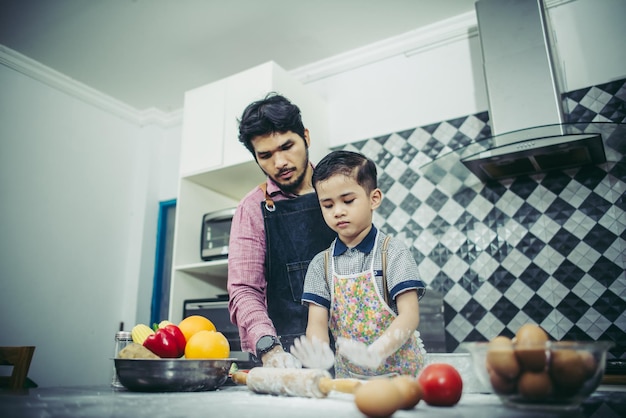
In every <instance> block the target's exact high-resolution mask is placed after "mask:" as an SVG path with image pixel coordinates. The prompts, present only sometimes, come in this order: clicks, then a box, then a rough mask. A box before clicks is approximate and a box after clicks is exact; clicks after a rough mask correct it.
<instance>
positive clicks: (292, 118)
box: [239, 92, 306, 160]
mask: <svg viewBox="0 0 626 418" xmlns="http://www.w3.org/2000/svg"><path fill="white" fill-rule="evenodd" d="M287 131H291V132H294V133H296V134H298V135H300V136H301V137H302V139H304V125H303V124H302V116H301V115H300V109H299V108H298V106H296V105H295V104H293V103H291V102H290V101H289V100H288V99H287V98H285V97H284V96H281V95H279V94H277V93H274V92H272V93H269V94H268V95H267V96H265V98H264V99H263V100H258V101H256V102H252V103H250V104H249V105H248V107H246V109H245V110H244V111H243V114H242V115H241V119H240V120H239V142H241V143H242V144H243V145H244V146H245V147H246V148H247V149H248V151H250V152H251V153H252V155H253V156H254V158H255V160H256V155H255V153H254V147H253V146H252V139H254V138H255V137H257V136H265V135H270V134H274V133H285V132H287ZM305 145H306V141H305Z"/></svg>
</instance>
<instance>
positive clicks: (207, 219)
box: [200, 208, 235, 261]
mask: <svg viewBox="0 0 626 418" xmlns="http://www.w3.org/2000/svg"><path fill="white" fill-rule="evenodd" d="M234 214H235V208H230V209H224V210H219V211H216V212H209V213H206V214H204V215H203V216H202V229H201V234H200V258H201V259H202V260H203V261H210V260H215V259H219V258H227V257H228V241H229V239H230V226H231V224H232V221H233V215H234Z"/></svg>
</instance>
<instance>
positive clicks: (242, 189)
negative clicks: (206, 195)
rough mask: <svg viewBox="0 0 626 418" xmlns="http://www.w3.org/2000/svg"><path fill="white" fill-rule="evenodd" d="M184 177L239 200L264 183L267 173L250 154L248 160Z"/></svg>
mask: <svg viewBox="0 0 626 418" xmlns="http://www.w3.org/2000/svg"><path fill="white" fill-rule="evenodd" d="M242 147H243V145H242ZM183 178H184V179H185V180H189V181H192V182H194V183H196V184H198V185H200V186H202V187H205V188H207V189H209V190H213V191H215V192H217V193H219V194H221V195H224V196H227V197H230V198H232V199H235V200H239V199H241V198H242V197H243V196H245V195H246V193H248V192H249V191H250V190H252V189H253V188H254V186H256V185H258V184H260V183H262V182H263V181H264V180H265V174H263V172H262V171H261V169H260V168H259V166H258V165H257V164H256V162H255V161H254V160H253V159H252V156H250V161H248V162H244V163H241V164H236V165H231V166H228V167H220V168H216V169H214V170H210V171H201V172H197V173H189V174H187V175H185V176H183Z"/></svg>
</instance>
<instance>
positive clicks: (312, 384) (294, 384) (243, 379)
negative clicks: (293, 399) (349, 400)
mask: <svg viewBox="0 0 626 418" xmlns="http://www.w3.org/2000/svg"><path fill="white" fill-rule="evenodd" d="M231 378H232V380H233V382H235V383H237V384H245V385H247V386H248V388H249V389H250V390H252V391H253V392H256V393H267V394H270V395H278V396H301V397H307V398H324V397H326V396H327V395H328V394H329V393H330V391H332V390H335V391H337V392H343V393H354V391H355V389H356V388H357V387H358V386H359V385H360V384H361V382H360V381H359V380H357V379H333V378H332V376H331V375H330V373H328V372H327V371H326V370H319V369H282V368H274V367H255V368H253V369H251V370H250V371H249V372H248V373H245V372H235V373H233V375H232V377H231Z"/></svg>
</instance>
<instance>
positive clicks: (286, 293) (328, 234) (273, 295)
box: [261, 193, 336, 350]
mask: <svg viewBox="0 0 626 418" xmlns="http://www.w3.org/2000/svg"><path fill="white" fill-rule="evenodd" d="M270 203H271V204H270ZM272 205H273V206H272ZM261 210H262V211H263V219H264V222H265V238H266V244H267V251H266V259H265V267H266V277H267V308H268V313H269V317H270V319H271V320H272V321H273V323H274V327H275V328H276V332H277V334H278V335H279V336H280V340H281V342H282V344H283V346H284V347H285V349H286V350H288V349H289V348H290V347H291V345H292V344H293V340H294V339H295V338H296V337H298V336H300V335H304V333H305V331H306V326H307V318H308V307H306V306H303V305H302V302H301V301H302V291H303V288H304V278H305V276H306V271H307V268H308V266H309V263H310V262H311V260H312V259H313V257H314V256H315V255H316V254H317V253H319V252H321V251H324V250H325V249H326V248H328V246H329V245H330V243H331V242H332V240H333V239H334V238H335V236H336V234H335V232H334V231H333V230H331V229H330V228H329V227H328V226H327V225H326V222H324V218H323V216H322V211H321V209H320V204H319V201H318V199H317V194H316V193H308V194H305V195H302V196H298V197H297V198H295V199H287V200H280V201H277V202H272V201H271V200H270V201H269V202H262V203H261Z"/></svg>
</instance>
